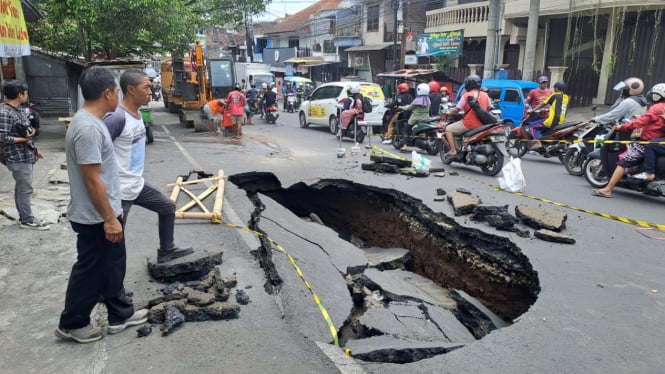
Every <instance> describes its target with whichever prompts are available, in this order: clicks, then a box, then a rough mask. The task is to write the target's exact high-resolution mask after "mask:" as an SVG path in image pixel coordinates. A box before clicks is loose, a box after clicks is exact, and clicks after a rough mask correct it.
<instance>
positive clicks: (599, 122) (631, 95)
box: [562, 77, 647, 176]
mask: <svg viewBox="0 0 665 374" xmlns="http://www.w3.org/2000/svg"><path fill="white" fill-rule="evenodd" d="M613 89H614V91H617V92H619V93H620V96H619V98H618V99H617V101H616V102H615V103H614V105H612V106H611V107H610V110H609V111H608V112H607V113H605V114H601V115H598V116H596V115H594V116H593V117H592V118H591V119H590V120H589V121H588V123H587V125H586V126H585V127H584V128H582V129H580V130H579V131H578V132H577V133H576V136H577V140H578V141H577V142H576V143H574V144H572V145H571V146H570V147H568V149H567V150H566V153H565V154H564V156H563V160H562V162H563V165H564V167H565V168H566V171H568V173H570V174H571V175H577V176H579V175H582V174H583V173H584V172H583V169H582V164H583V163H584V160H585V159H586V158H587V156H588V155H589V153H590V152H592V151H593V150H594V142H593V139H596V138H598V139H600V138H601V137H603V136H604V135H607V134H608V132H609V130H610V129H611V127H612V126H614V125H616V124H621V123H625V122H628V121H630V120H632V119H633V118H634V117H637V116H639V115H641V114H643V113H644V112H645V111H646V106H647V99H646V98H645V97H644V95H642V93H643V92H644V82H643V81H642V80H641V79H640V78H636V77H630V78H627V79H625V80H623V81H621V82H619V83H617V84H616V85H615V86H614V88H613ZM594 108H595V107H594Z"/></svg>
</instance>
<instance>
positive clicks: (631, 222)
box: [460, 174, 665, 231]
mask: <svg viewBox="0 0 665 374" xmlns="http://www.w3.org/2000/svg"><path fill="white" fill-rule="evenodd" d="M460 176H461V177H462V178H465V179H468V180H471V181H474V182H476V183H480V184H484V185H486V186H489V187H491V188H493V189H494V190H495V191H503V192H506V193H510V194H513V195H516V196H521V197H525V198H527V199H531V200H536V201H540V202H543V203H547V204H551V205H554V206H558V207H562V208H567V209H570V210H574V211H576V212H582V213H586V214H590V215H593V216H598V217H603V218H607V219H610V220H613V221H617V222H622V223H627V224H629V225H634V226H640V227H650V228H652V229H656V230H661V231H665V224H660V223H652V222H647V221H642V220H637V219H632V218H626V217H620V216H614V215H611V214H607V213H600V212H596V211H593V210H589V209H583V208H578V207H575V206H572V205H568V204H566V203H560V202H556V201H552V200H548V199H545V198H542V197H538V196H533V195H527V194H525V193H522V192H510V191H507V190H503V189H501V187H499V186H497V185H494V184H490V183H486V182H483V181H481V180H478V179H475V178H471V177H467V176H464V175H461V174H460Z"/></svg>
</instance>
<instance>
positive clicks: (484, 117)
mask: <svg viewBox="0 0 665 374" xmlns="http://www.w3.org/2000/svg"><path fill="white" fill-rule="evenodd" d="M466 102H467V104H469V107H470V108H471V110H473V111H474V112H476V115H477V116H478V119H479V120H480V122H482V123H483V125H489V124H495V123H498V122H499V120H498V119H497V118H496V117H494V115H492V113H490V112H488V111H487V110H485V108H483V107H481V106H480V103H479V102H478V97H477V96H469V97H467V98H466Z"/></svg>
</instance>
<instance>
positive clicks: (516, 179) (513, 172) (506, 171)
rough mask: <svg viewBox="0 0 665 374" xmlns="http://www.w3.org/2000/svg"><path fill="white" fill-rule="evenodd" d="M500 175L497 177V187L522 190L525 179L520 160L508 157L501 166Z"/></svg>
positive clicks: (516, 190) (511, 190)
mask: <svg viewBox="0 0 665 374" xmlns="http://www.w3.org/2000/svg"><path fill="white" fill-rule="evenodd" d="M501 173H502V174H503V176H502V177H499V178H498V180H499V187H501V189H502V190H508V191H510V192H523V191H524V187H526V179H525V178H524V173H522V160H521V159H519V158H512V157H511V158H510V161H509V162H508V163H507V164H505V165H503V168H501Z"/></svg>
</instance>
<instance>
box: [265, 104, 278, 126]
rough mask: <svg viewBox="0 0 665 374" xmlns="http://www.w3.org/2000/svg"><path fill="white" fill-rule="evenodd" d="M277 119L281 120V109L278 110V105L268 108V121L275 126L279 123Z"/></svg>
mask: <svg viewBox="0 0 665 374" xmlns="http://www.w3.org/2000/svg"><path fill="white" fill-rule="evenodd" d="M277 118H279V108H277V105H268V106H266V115H265V119H266V121H267V122H268V123H272V124H273V125H274V124H275V123H276V122H277Z"/></svg>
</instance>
